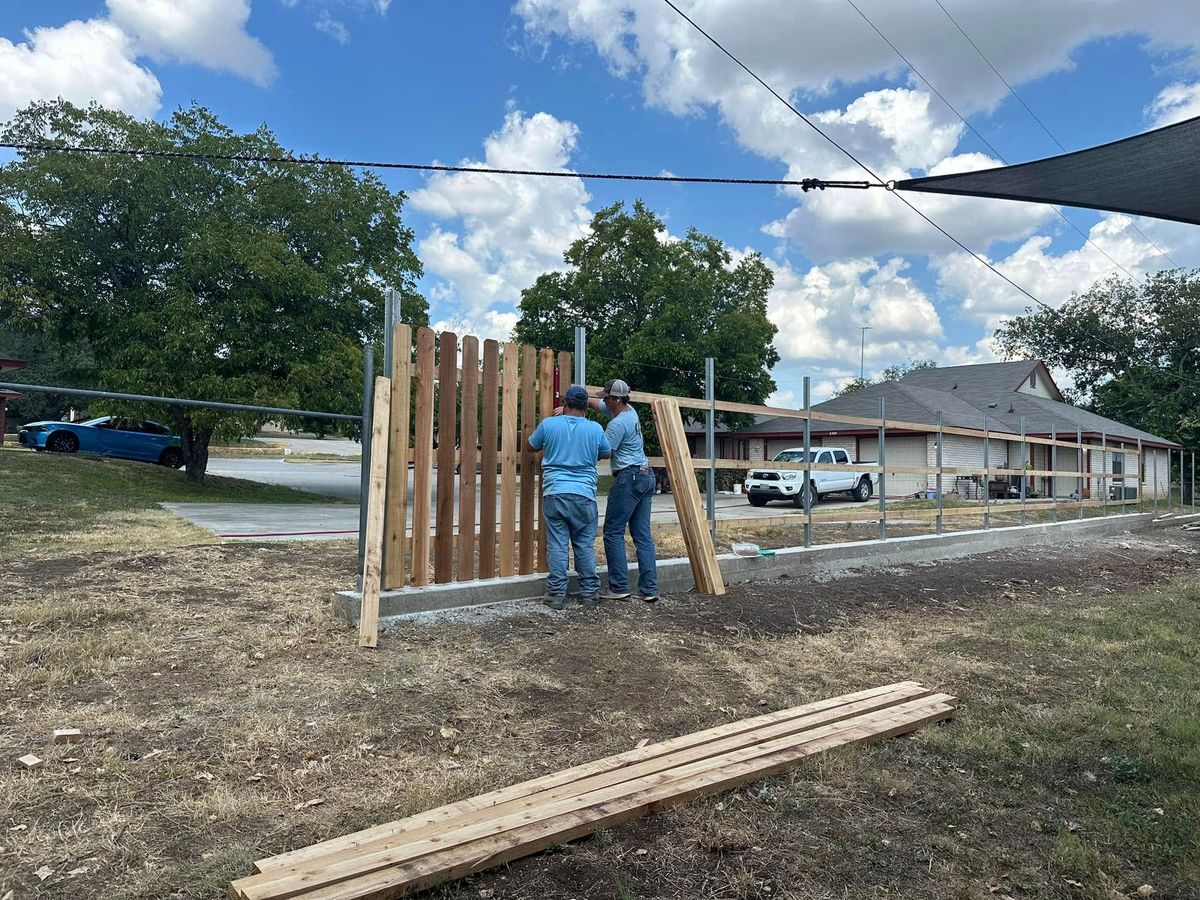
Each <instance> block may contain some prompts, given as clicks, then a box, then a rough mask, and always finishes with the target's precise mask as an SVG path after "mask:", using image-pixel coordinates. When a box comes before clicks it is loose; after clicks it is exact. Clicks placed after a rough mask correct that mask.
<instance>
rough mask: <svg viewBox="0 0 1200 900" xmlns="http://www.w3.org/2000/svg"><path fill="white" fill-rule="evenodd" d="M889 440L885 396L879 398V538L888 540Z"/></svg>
mask: <svg viewBox="0 0 1200 900" xmlns="http://www.w3.org/2000/svg"><path fill="white" fill-rule="evenodd" d="M886 441H887V416H886V409H885V407H884V401H883V398H882V397H880V398H879V539H880V540H881V541H886V540H887V472H886V471H885V466H886V456H887V454H886V452H885V451H884V443H885V442H886Z"/></svg>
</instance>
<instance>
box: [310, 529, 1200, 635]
mask: <svg viewBox="0 0 1200 900" xmlns="http://www.w3.org/2000/svg"><path fill="white" fill-rule="evenodd" d="M1191 520H1200V516H1175V517H1173V518H1170V519H1159V520H1155V518H1154V515H1153V514H1152V513H1128V514H1125V515H1120V516H1108V517H1107V518H1098V519H1083V520H1073V521H1070V522H1058V523H1055V522H1042V523H1038V524H1035V525H1019V526H1013V527H1009V528H995V529H992V530H990V531H982V530H980V531H957V532H951V533H948V534H927V535H926V534H923V535H916V536H914V537H900V538H890V539H888V540H886V541H878V540H875V541H856V542H853V543H845V544H822V545H819V546H816V547H809V548H805V547H789V548H787V549H784V550H777V551H776V552H775V555H774V556H751V557H741V556H734V555H732V554H725V555H723V556H720V557H718V562H719V563H720V566H721V574H722V575H723V576H724V578H725V583H726V584H739V583H745V582H749V581H768V580H772V579H776V578H780V577H790V578H807V579H810V580H812V579H815V580H822V579H826V578H830V577H834V576H836V575H839V574H842V573H846V572H853V571H855V570H858V569H866V568H884V567H888V566H902V565H911V564H913V563H922V562H940V561H943V560H949V559H958V558H961V557H964V556H972V555H975V554H979V553H992V552H995V551H997V550H1007V549H1012V548H1014V547H1021V546H1025V545H1027V544H1030V543H1049V542H1053V541H1056V540H1059V541H1064V540H1078V539H1080V538H1104V537H1112V536H1114V535H1118V534H1126V533H1129V532H1133V531H1144V530H1146V529H1148V528H1153V527H1162V526H1167V525H1175V524H1179V523H1181V522H1183V521H1191ZM629 570H630V581H631V582H632V581H635V579H636V573H637V566H636V565H633V564H631V565H630V567H629ZM600 572H601V573H604V572H605V569H604V568H603V567H602V568H601V569H600ZM601 580H602V581H603V577H602V579H601ZM658 584H659V590H660V591H661V592H662V593H664V594H679V593H683V592H685V591H690V590H692V589H693V588H694V587H695V583H694V582H693V581H692V571H691V566H690V564H689V563H688V561H687V560H686V559H668V560H663V561H662V562H660V563H659V564H658ZM545 587H546V576H545V575H544V574H537V575H518V576H515V577H512V578H491V579H485V580H480V581H468V582H461V583H452V584H432V585H428V586H426V587H422V588H402V589H401V590H395V591H384V592H383V593H382V594H381V595H380V597H379V615H380V618H381V619H383V620H387V619H395V618H399V617H403V616H408V615H413V614H415V613H422V612H431V611H434V610H448V609H459V608H463V607H472V606H488V605H492V604H497V603H511V602H513V601H517V600H534V599H538V598H540V597H541V596H542V595H543V594H544V593H545ZM571 590H572V591H576V590H578V585H577V584H576V583H575V579H574V577H572V579H571ZM332 601H333V611H334V614H335V615H336V616H337V617H338V618H341V619H344V620H346V621H347V622H349V623H352V624H357V622H358V616H359V609H360V606H361V603H362V596H361V594H359V593H358V592H356V591H337V592H335V593H334V595H333V598H332Z"/></svg>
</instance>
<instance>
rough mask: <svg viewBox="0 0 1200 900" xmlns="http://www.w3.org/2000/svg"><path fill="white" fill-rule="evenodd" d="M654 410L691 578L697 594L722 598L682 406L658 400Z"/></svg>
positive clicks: (719, 577)
mask: <svg viewBox="0 0 1200 900" xmlns="http://www.w3.org/2000/svg"><path fill="white" fill-rule="evenodd" d="M652 406H653V409H654V421H655V425H656V426H657V428H658V439H659V443H660V444H661V445H662V454H663V460H664V462H665V463H666V465H667V474H668V476H669V477H670V479H671V496H672V498H673V499H674V500H675V511H676V513H677V514H678V516H679V525H680V529H681V530H682V531H683V539H684V543H685V544H686V545H687V551H688V560H689V562H690V563H691V567H692V577H693V579H694V580H695V582H696V588H697V590H699V591H701V592H703V593H706V594H714V595H718V596H719V595H721V594H724V593H725V583H724V580H723V579H722V577H721V570H720V567H719V566H718V565H717V554H716V550H715V548H714V547H713V542H712V535H711V534H710V533H709V530H708V526H707V523H706V522H705V520H704V514H703V512H702V510H701V507H700V489H699V487H698V486H697V485H696V477H695V475H694V474H693V471H692V465H691V458H690V454H689V453H688V450H687V435H686V434H685V433H684V431H683V420H682V419H681V418H680V415H679V404H678V403H676V402H675V401H674V400H655V401H654V402H653V404H652Z"/></svg>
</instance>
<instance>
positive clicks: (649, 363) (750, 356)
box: [515, 201, 779, 451]
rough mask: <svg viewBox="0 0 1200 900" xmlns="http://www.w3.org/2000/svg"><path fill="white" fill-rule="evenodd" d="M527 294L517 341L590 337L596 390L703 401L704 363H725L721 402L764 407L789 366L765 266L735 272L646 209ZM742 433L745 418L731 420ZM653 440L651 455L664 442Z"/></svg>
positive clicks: (715, 252)
mask: <svg viewBox="0 0 1200 900" xmlns="http://www.w3.org/2000/svg"><path fill="white" fill-rule="evenodd" d="M564 260H565V261H566V263H567V265H568V266H569V269H568V270H566V271H561V272H547V273H546V274H544V275H541V276H539V277H538V279H537V281H535V282H534V283H533V285H532V286H531V287H529V288H527V289H526V290H524V291H523V292H522V294H521V305H520V314H521V317H520V320H519V321H518V322H517V327H516V332H515V337H516V339H517V340H519V341H523V342H526V343H531V344H536V345H538V346H542V347H557V348H567V347H571V346H573V344H574V333H575V328H576V326H579V325H582V326H584V327H585V328H587V332H588V355H587V365H588V380H589V381H591V382H592V383H593V384H602V383H604V382H605V381H606V380H608V379H610V378H622V379H624V380H626V381H628V382H629V383H630V385H631V386H632V387H633V388H634V389H635V390H642V391H649V392H653V393H663V394H676V395H679V396H685V397H703V396H704V360H705V358H706V357H709V356H711V357H713V358H714V359H715V361H716V362H715V367H716V395H717V399H719V400H731V401H737V402H742V403H762V402H763V401H764V400H765V399H766V398H767V396H768V395H769V394H770V393H771V392H772V391H773V390H774V389H775V382H774V381H773V380H772V378H771V374H770V370H771V368H772V366H774V365H775V363H777V362H778V361H779V354H778V352H776V350H775V346H774V344H773V340H774V337H775V331H776V329H775V326H774V325H773V324H772V323H771V321H770V320H769V319H768V318H767V292H768V291H769V290H770V288H771V285H772V284H773V283H774V276H773V275H772V273H771V270H770V268H769V267H768V266H767V264H766V263H765V262H763V260H762V257H760V256H759V255H757V254H752V255H750V256H747V257H744V258H742V259H740V260H738V261H737V262H736V263H735V262H734V261H733V256H732V254H731V253H730V252H729V251H728V250H727V249H726V248H725V246H724V245H723V244H722V243H721V241H720V240H718V239H717V238H714V237H710V236H708V235H705V234H701V233H700V232H699V231H697V230H695V229H694V228H693V229H689V230H688V233H687V235H686V237H684V238H682V239H679V240H674V239H669V238H667V237H666V235H665V231H664V228H663V223H662V221H661V220H660V219H659V218H658V217H657V216H656V215H655V214H654V213H653V212H651V211H650V210H649V209H648V208H647V207H646V206H645V205H644V204H643V203H642V202H641V201H638V202H636V203H635V204H634V205H633V209H632V211H627V210H626V209H625V207H624V205H623V204H621V203H616V204H614V205H612V206H610V207H608V208H607V209H602V210H600V211H599V212H598V213H596V215H595V217H594V218H593V219H592V227H591V233H590V234H588V236H587V237H583V238H580V239H579V240H577V241H575V242H574V243H573V244H571V246H570V247H569V248H568V249H567V251H566V253H565V254H564ZM721 418H722V419H723V420H724V421H725V424H727V425H730V426H736V425H738V424H741V423H742V422H744V420H745V419H746V417H744V416H740V417H739V416H733V415H726V414H721ZM651 424H652V423H649V422H645V421H644V422H643V427H644V428H647V430H648V431H649V434H648V440H649V443H650V444H651V449H652V451H653V450H654V448H655V447H656V445H657V438H656V436H655V435H654V434H653V431H652V430H651V429H650V428H649V426H650V425H651Z"/></svg>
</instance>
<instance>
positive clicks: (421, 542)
mask: <svg viewBox="0 0 1200 900" xmlns="http://www.w3.org/2000/svg"><path fill="white" fill-rule="evenodd" d="M416 369H417V376H416V383H417V389H416V398H415V399H416V433H415V435H414V436H413V502H412V508H413V512H412V564H411V572H412V583H413V584H414V585H415V586H417V587H422V586H424V585H426V584H429V512H430V503H431V502H432V497H431V490H432V487H433V382H434V335H433V331H432V330H431V329H429V328H418V329H417V366H416Z"/></svg>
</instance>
